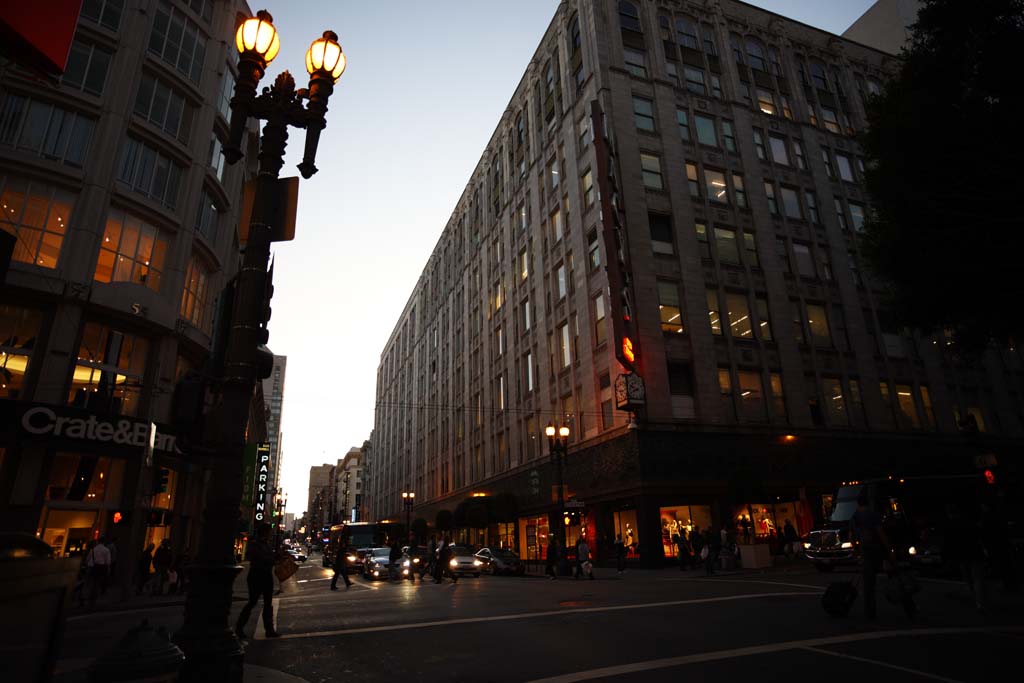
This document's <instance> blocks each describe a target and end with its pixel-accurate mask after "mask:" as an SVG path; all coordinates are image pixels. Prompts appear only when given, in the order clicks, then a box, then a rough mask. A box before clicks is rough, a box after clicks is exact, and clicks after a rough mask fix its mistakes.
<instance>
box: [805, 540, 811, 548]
mask: <svg viewBox="0 0 1024 683" xmlns="http://www.w3.org/2000/svg"><path fill="white" fill-rule="evenodd" d="M810 547H811V544H810V542H808V541H804V550H807V549H808V548H810Z"/></svg>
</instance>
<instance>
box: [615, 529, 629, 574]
mask: <svg viewBox="0 0 1024 683" xmlns="http://www.w3.org/2000/svg"><path fill="white" fill-rule="evenodd" d="M615 564H616V565H617V566H618V569H619V573H620V574H621V573H622V572H624V571H626V544H625V543H624V542H623V541H622V534H619V535H618V536H616V537H615Z"/></svg>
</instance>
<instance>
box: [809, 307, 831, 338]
mask: <svg viewBox="0 0 1024 683" xmlns="http://www.w3.org/2000/svg"><path fill="white" fill-rule="evenodd" d="M807 326H808V327H809V328H810V330H811V339H812V340H813V341H814V343H815V344H817V345H819V346H831V345H832V334H831V332H829V328H828V316H827V315H825V307H824V306H818V305H816V304H807Z"/></svg>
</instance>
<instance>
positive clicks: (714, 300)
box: [707, 289, 722, 335]
mask: <svg viewBox="0 0 1024 683" xmlns="http://www.w3.org/2000/svg"><path fill="white" fill-rule="evenodd" d="M707 302H708V322H709V323H710V325H711V334H715V335H720V334H722V315H721V312H720V311H719V308H718V291H717V290H714V289H709V290H707Z"/></svg>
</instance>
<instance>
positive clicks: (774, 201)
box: [371, 0, 1024, 564]
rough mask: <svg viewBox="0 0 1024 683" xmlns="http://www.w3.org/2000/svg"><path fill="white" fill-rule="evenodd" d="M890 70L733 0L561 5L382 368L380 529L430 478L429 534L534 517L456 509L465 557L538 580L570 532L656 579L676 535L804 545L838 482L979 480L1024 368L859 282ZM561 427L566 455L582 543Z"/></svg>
mask: <svg viewBox="0 0 1024 683" xmlns="http://www.w3.org/2000/svg"><path fill="white" fill-rule="evenodd" d="M894 59H895V58H894V57H892V56H891V55H888V54H885V53H882V52H879V51H877V50H875V49H872V48H869V47H866V46H863V45H860V44H857V43H854V42H851V41H848V40H844V39H843V38H841V37H839V36H836V35H833V34H830V33H827V32H825V31H822V30H819V29H816V28H813V27H811V26H807V25H805V24H802V23H799V22H796V21H793V20H790V19H787V18H785V17H782V16H779V15H776V14H773V13H771V12H767V11H765V10H762V9H759V8H756V7H753V6H751V5H748V4H745V3H742V2H735V1H732V0H715V1H709V2H685V1H669V0H665V1H661V2H655V1H646V0H645V1H635V2H615V1H613V0H578V1H567V2H562V3H561V4H560V5H559V6H558V9H557V11H556V13H555V16H554V18H553V19H552V22H551V24H550V26H549V27H548V29H547V31H546V32H545V34H544V37H543V39H542V40H541V42H540V46H539V47H538V49H537V51H536V53H535V55H534V57H533V59H531V61H530V63H529V65H528V66H527V69H526V72H525V74H524V75H523V78H522V80H521V82H520V84H519V86H518V87H517V88H516V90H515V92H514V93H513V94H512V97H511V100H510V102H509V104H508V107H507V109H506V111H505V114H504V116H503V117H502V119H501V121H500V122H499V124H498V126H497V128H496V130H495V132H494V134H493V136H492V138H491V140H490V142H489V144H488V146H487V149H486V150H485V151H484V153H483V155H482V157H481V159H480V162H479V163H478V165H477V167H476V168H475V170H474V171H473V173H472V176H471V177H470V179H469V182H468V184H467V186H466V189H465V191H464V192H463V194H462V196H461V198H460V200H459V202H458V203H457V205H456V207H455V209H454V211H453V213H452V217H451V219H450V220H449V222H448V224H447V225H446V226H445V227H444V229H443V231H442V233H441V236H440V239H439V241H438V243H437V246H436V247H435V249H434V251H433V253H432V255H431V256H430V258H429V260H428V262H427V264H426V266H425V267H424V270H423V272H422V274H421V276H420V278H419V281H418V282H417V284H416V287H415V288H414V290H413V292H412V294H411V296H410V298H409V300H408V303H407V304H406V306H405V309H404V311H403V312H402V314H401V316H400V318H399V320H398V322H397V324H396V326H395V328H394V331H393V333H392V335H391V337H390V339H389V340H388V342H387V344H386V345H385V347H384V349H383V351H382V353H381V361H380V365H379V368H378V380H377V406H376V419H375V424H374V432H373V444H372V447H373V454H374V455H373V478H372V482H371V494H372V500H373V509H372V514H373V516H374V517H375V518H376V519H382V518H386V517H390V518H396V517H397V516H398V515H399V514H400V513H401V511H402V507H401V500H400V492H401V491H402V490H403V489H404V487H405V486H406V485H409V484H411V485H412V486H413V488H414V490H415V491H416V495H417V497H416V501H417V505H416V511H415V513H414V515H415V516H422V517H424V518H426V519H427V520H428V521H429V522H431V523H432V524H433V523H434V521H435V519H436V514H437V512H438V511H440V510H444V509H447V510H456V511H457V510H458V508H459V505H460V503H464V502H465V501H467V500H471V499H475V498H485V499H486V498H488V497H493V496H496V495H497V494H508V493H511V494H512V495H513V496H514V499H515V501H516V502H515V505H514V506H513V507H514V510H509V505H508V504H507V503H505V504H503V505H501V506H496V505H492V506H490V507H489V508H488V507H487V506H484V507H485V509H487V510H488V512H487V513H485V514H483V516H482V517H481V515H480V514H476V516H475V520H476V521H472V520H471V521H469V522H467V521H466V520H461V522H462V523H460V519H459V515H458V514H456V515H455V517H456V519H455V525H456V527H462V529H461V530H460V531H459V534H460V537H461V538H463V539H464V540H467V541H469V542H487V543H492V544H502V545H509V546H512V547H514V548H515V549H517V550H518V551H519V552H521V554H523V555H524V556H525V557H537V556H538V553H539V552H540V548H542V547H543V546H544V544H545V543H546V538H547V535H548V533H549V529H550V528H551V525H554V524H563V523H566V524H567V525H568V531H569V533H568V537H569V540H570V542H572V541H573V540H575V538H578V537H579V535H581V534H586V535H587V536H588V537H589V538H590V540H591V546H592V547H595V546H596V547H597V548H598V549H599V551H600V552H602V553H603V552H605V551H606V550H607V548H608V547H609V546H610V543H611V541H612V540H614V538H615V536H616V535H622V536H623V539H624V540H625V541H626V542H627V543H629V544H630V545H631V549H630V552H631V555H632V554H635V555H637V556H638V557H639V558H640V560H641V561H644V562H645V563H651V564H654V563H657V562H659V561H661V559H662V558H663V557H664V556H670V555H671V554H672V552H673V550H672V544H671V540H670V539H671V537H672V536H673V535H674V534H676V533H678V532H679V531H680V530H683V529H686V530H692V528H693V527H697V528H699V529H708V528H711V527H714V528H719V527H724V528H726V529H727V530H728V531H730V532H731V531H736V530H738V529H739V528H740V525H741V524H743V523H744V522H746V523H748V524H750V525H752V526H753V527H754V528H755V529H756V534H758V535H762V536H768V535H770V534H771V533H772V531H773V530H774V529H776V528H781V526H782V524H783V520H784V519H791V520H792V521H793V522H794V524H795V525H796V526H798V528H799V530H800V531H801V532H806V531H807V530H809V528H811V527H812V526H813V525H814V524H815V523H816V522H817V521H820V519H821V517H822V516H823V515H824V514H826V513H827V511H828V508H829V505H830V501H831V495H832V493H833V492H834V490H835V487H836V486H837V485H838V484H839V483H840V482H842V481H843V480H851V479H860V478H865V477H868V476H876V475H878V476H886V475H890V474H894V473H904V472H910V471H919V470H928V471H938V470H949V471H961V470H962V468H963V467H964V466H965V462H968V463H969V457H968V456H969V455H970V454H971V453H975V452H976V449H977V448H989V449H997V450H998V449H999V448H1002V446H999V444H1002V443H1006V442H1004V441H1003V440H1004V439H1016V438H1019V437H1020V435H1021V430H1022V422H1024V421H1022V414H1024V411H1022V399H1021V396H1022V391H1024V374H1022V373H1024V365H1022V364H1021V357H1020V354H1019V352H1018V351H1016V350H1012V349H999V350H996V349H993V350H992V351H990V352H989V353H988V354H987V355H986V356H985V357H984V358H980V359H976V360H975V361H973V362H965V361H963V360H962V359H960V358H959V357H958V355H957V354H956V353H955V349H954V348H952V347H950V346H949V343H948V341H947V340H946V339H945V338H930V337H927V338H926V337H920V336H914V335H911V334H909V333H907V332H905V331H903V330H900V329H899V328H898V327H896V326H895V325H894V324H893V323H892V322H891V321H890V320H889V318H888V317H887V315H886V311H885V310H884V307H883V306H882V299H881V296H880V293H879V290H878V287H877V286H876V285H875V283H873V282H872V281H871V279H870V277H869V275H868V274H867V273H866V272H865V269H864V266H863V262H862V259H861V255H860V248H859V245H858V239H859V237H858V236H859V233H860V231H861V229H862V225H863V221H864V219H865V216H866V215H867V213H868V211H869V209H870V202H869V199H868V197H867V196H866V195H865V190H864V186H863V174H864V160H863V157H862V155H861V152H860V150H859V148H858V144H857V142H856V137H855V136H856V134H857V132H858V131H859V130H862V129H863V127H864V126H865V102H866V101H867V99H868V98H869V97H870V96H871V95H872V93H874V92H877V91H878V89H879V88H880V87H881V84H882V82H883V81H884V80H885V78H886V74H887V73H890V72H891V71H892V69H893V68H894V67H895V62H894ZM595 102H596V103H597V105H598V109H599V111H600V112H601V113H602V115H603V117H604V121H605V122H606V126H605V129H604V130H601V129H598V130H595V129H594V125H593V122H594V118H593V117H592V105H593V103H595ZM595 136H598V137H595ZM596 143H600V144H596ZM600 148H606V149H608V150H609V156H608V158H607V159H606V160H607V161H609V163H610V164H611V167H612V169H613V170H614V173H615V183H616V185H617V186H618V192H617V194H616V196H615V197H614V200H615V202H616V205H617V206H618V209H619V211H620V212H621V221H622V225H623V230H622V232H623V239H622V245H623V246H622V248H623V250H624V255H625V257H626V258H623V259H620V258H619V257H618V255H617V249H616V247H615V245H614V244H609V243H608V242H607V240H606V239H605V231H604V224H603V219H602V211H601V208H602V200H604V201H606V202H610V201H611V200H612V199H613V198H612V197H608V196H605V197H602V196H601V193H600V188H601V187H602V186H603V187H605V188H606V190H607V188H608V187H610V185H608V184H606V183H604V179H603V178H599V177H598V174H597V166H598V162H599V161H600V160H599V159H598V157H597V155H598V153H599V150H600ZM620 261H623V262H625V263H628V267H629V276H630V277H629V279H630V281H631V282H632V289H631V291H630V292H629V297H628V300H629V304H630V305H631V307H632V320H631V324H632V325H633V326H635V328H636V336H635V338H634V339H632V342H633V343H634V351H635V352H636V371H637V374H638V375H640V376H641V377H642V379H643V381H644V383H645V387H646V403H645V405H644V407H643V408H642V409H640V410H639V411H638V412H637V414H636V417H637V420H636V423H635V424H632V425H631V424H630V420H629V416H628V414H627V413H625V412H621V411H618V410H616V397H615V395H614V387H615V384H616V379H617V377H618V376H619V375H621V374H623V372H624V369H623V367H622V366H621V364H620V361H619V360H618V358H617V354H616V350H617V349H618V348H619V347H620V345H621V342H622V340H621V339H617V338H615V336H614V332H613V325H612V321H611V319H610V318H611V316H612V315H619V314H620V313H621V311H622V310H623V309H622V304H621V296H622V295H621V293H620V292H611V291H609V286H608V282H609V280H608V271H607V269H608V268H609V267H617V264H618V263H619V262H620ZM548 423H553V424H555V425H561V424H565V425H568V426H569V428H570V432H571V436H570V443H569V449H568V455H567V457H566V459H565V463H566V471H565V481H564V484H565V489H566V491H567V494H568V499H569V500H571V501H573V504H572V507H571V508H570V509H571V510H572V511H573V512H572V514H568V515H566V516H565V519H564V520H563V519H561V518H560V517H561V515H560V514H559V513H558V512H557V511H556V510H555V504H554V502H553V500H554V493H553V488H554V486H555V484H556V472H555V468H554V467H553V466H552V464H551V461H550V459H549V457H548V447H547V445H546V444H545V441H546V437H545V436H544V426H545V425H546V424H548ZM974 426H977V431H979V432H980V434H979V435H975V436H970V437H968V436H965V435H964V433H963V430H964V429H965V428H970V430H971V431H974V429H973V428H974ZM978 443H983V444H985V445H984V446H978V445H977V444H978ZM965 458H966V460H965ZM966 467H967V468H968V469H969V468H970V465H969V464H967V465H966ZM506 500H507V496H506ZM467 519H468V518H467ZM481 520H483V521H481Z"/></svg>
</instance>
